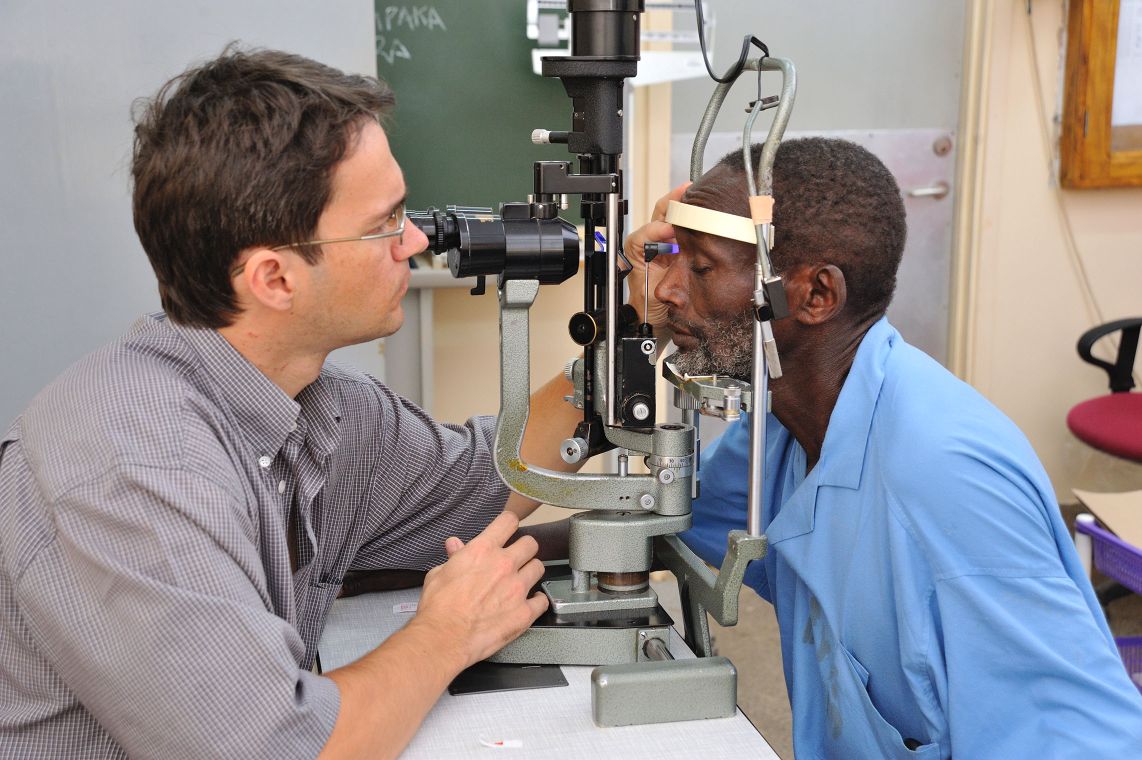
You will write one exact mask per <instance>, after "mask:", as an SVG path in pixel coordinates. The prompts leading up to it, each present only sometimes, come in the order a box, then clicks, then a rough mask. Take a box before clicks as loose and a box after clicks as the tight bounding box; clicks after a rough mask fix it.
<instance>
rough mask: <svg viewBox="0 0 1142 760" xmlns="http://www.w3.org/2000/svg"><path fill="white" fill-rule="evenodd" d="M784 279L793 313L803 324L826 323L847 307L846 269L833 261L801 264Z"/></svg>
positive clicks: (792, 315) (790, 308)
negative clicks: (844, 270)
mask: <svg viewBox="0 0 1142 760" xmlns="http://www.w3.org/2000/svg"><path fill="white" fill-rule="evenodd" d="M783 279H784V280H785V296H786V299H787V300H788V301H789V315H790V316H791V317H793V318H794V319H796V320H797V321H798V322H801V323H802V324H806V325H819V324H823V323H825V322H828V321H829V320H830V319H832V318H833V317H835V316H836V315H837V314H839V313H840V312H841V310H842V309H844V307H845V301H846V300H847V299H848V289H847V286H846V284H845V273H844V272H842V271H841V270H840V268H839V267H837V266H834V265H833V264H808V265H802V266H798V267H795V268H794V269H793V270H792V271H791V272H789V273H788V274H787V275H786V276H785V277H784V278H783Z"/></svg>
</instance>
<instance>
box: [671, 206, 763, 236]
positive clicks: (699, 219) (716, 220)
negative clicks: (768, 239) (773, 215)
mask: <svg viewBox="0 0 1142 760" xmlns="http://www.w3.org/2000/svg"><path fill="white" fill-rule="evenodd" d="M666 221H667V222H669V223H670V224H673V225H675V226H676V227H685V228H686V229H688V230H697V231H698V232H708V233H710V234H711V235H718V236H719V237H724V238H729V239H731V240H740V241H742V242H743V243H754V244H756V243H757V230H756V229H755V228H754V225H753V220H752V219H750V218H749V217H748V216H738V215H737V214H727V213H725V212H724V211H714V210H713V209H709V208H702V207H701V206H691V205H690V204H688V203H679V202H678V201H670V205H669V206H667V208H666Z"/></svg>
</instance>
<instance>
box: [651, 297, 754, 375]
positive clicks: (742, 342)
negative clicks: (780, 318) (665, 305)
mask: <svg viewBox="0 0 1142 760" xmlns="http://www.w3.org/2000/svg"><path fill="white" fill-rule="evenodd" d="M670 321H671V322H673V323H674V324H676V325H680V326H682V327H684V328H686V330H687V331H688V332H690V333H691V334H692V335H693V336H694V337H695V338H697V339H698V346H697V347H696V348H693V349H691V350H689V351H681V352H679V353H678V354H677V355H676V356H675V359H674V365H675V366H676V367H677V368H678V370H679V371H681V372H685V373H686V374H688V375H724V376H727V377H733V378H736V379H738V380H745V381H748V380H749V379H750V377H751V376H752V374H753V311H752V310H748V311H745V312H742V313H741V314H739V315H738V316H736V317H732V318H730V319H726V320H720V321H715V322H710V323H708V325H707V326H706V329H702V328H700V327H698V325H695V324H694V323H693V322H688V321H686V320H684V319H679V318H677V317H675V316H674V315H671V316H670ZM711 333H713V335H712V336H711Z"/></svg>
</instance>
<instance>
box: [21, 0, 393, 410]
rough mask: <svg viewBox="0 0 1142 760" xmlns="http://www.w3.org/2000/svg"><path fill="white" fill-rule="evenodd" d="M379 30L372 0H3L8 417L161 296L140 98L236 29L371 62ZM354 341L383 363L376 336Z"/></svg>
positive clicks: (256, 39) (342, 61) (263, 42)
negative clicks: (135, 174)
mask: <svg viewBox="0 0 1142 760" xmlns="http://www.w3.org/2000/svg"><path fill="white" fill-rule="evenodd" d="M373 34H374V31H373V2H372V0H336V2H318V0H240V2H233V3H208V4H200V3H193V2H171V1H170V0H105V2H101V3H79V2H61V1H60V0H3V2H0V426H4V427H6V426H7V424H8V422H9V421H10V420H11V419H12V418H14V417H15V416H16V415H17V414H18V413H19V412H20V410H21V409H22V408H23V407H24V406H25V405H26V404H27V402H28V401H29V400H30V399H31V398H32V396H33V395H34V394H35V393H36V392H37V391H38V390H39V389H40V388H41V387H42V386H44V385H45V384H46V383H48V382H49V381H50V380H51V379H52V378H53V377H54V376H55V375H57V374H59V372H60V371H62V370H63V369H64V368H66V367H67V366H68V365H69V364H71V363H72V362H74V361H75V360H76V359H78V358H79V357H81V356H83V355H84V354H86V353H88V352H89V351H91V350H93V349H95V348H97V347H98V346H99V345H101V344H103V343H105V342H107V341H108V340H110V339H112V338H114V337H115V336H117V335H119V334H121V333H122V332H124V331H125V330H126V329H127V327H128V326H129V325H130V324H131V322H132V321H133V320H134V319H135V318H136V317H137V316H139V315H140V314H142V313H144V312H147V311H153V310H156V309H158V296H157V293H156V291H155V285H154V277H153V275H152V274H151V270H150V266H149V265H148V263H147V260H146V257H145V255H144V254H143V251H142V249H141V248H140V246H139V243H138V240H137V239H136V237H135V232H134V228H133V226H132V223H131V208H130V186H129V171H128V161H129V157H130V150H131V135H132V132H131V129H132V127H131V120H130V110H131V103H132V101H133V100H134V99H136V98H138V97H141V96H147V95H150V94H152V93H153V92H154V91H155V90H156V89H158V87H159V86H160V85H161V84H162V83H163V82H164V81H166V80H167V79H169V78H170V77H172V76H174V75H175V74H178V73H179V72H180V71H182V70H183V69H185V68H186V67H187V65H188V64H190V63H191V62H194V61H198V60H203V59H206V58H209V57H211V56H213V55H216V54H217V53H218V52H220V51H221V50H222V48H223V47H224V46H225V45H226V43H227V42H229V41H231V40H241V41H242V42H244V43H246V44H249V45H254V46H263V47H276V48H282V49H285V50H290V51H293V52H297V53H301V54H303V55H308V56H311V57H314V58H317V59H319V60H322V61H324V62H326V63H329V64H331V65H333V66H337V67H339V68H342V69H346V70H351V71H357V72H362V73H368V74H373V73H375V72H376V59H375V55H374V42H373ZM358 355H359V356H360V358H361V359H362V362H361V363H362V364H364V365H365V366H366V367H367V368H369V369H372V370H374V371H377V368H376V367H370V366H369V365H368V362H370V361H371V362H373V364H376V363H377V362H378V361H379V359H378V357H377V351H376V348H375V345H374V346H365V347H362V348H361V349H359V352H358ZM354 356H355V355H354V354H352V353H350V359H351V360H352V358H353V357H354Z"/></svg>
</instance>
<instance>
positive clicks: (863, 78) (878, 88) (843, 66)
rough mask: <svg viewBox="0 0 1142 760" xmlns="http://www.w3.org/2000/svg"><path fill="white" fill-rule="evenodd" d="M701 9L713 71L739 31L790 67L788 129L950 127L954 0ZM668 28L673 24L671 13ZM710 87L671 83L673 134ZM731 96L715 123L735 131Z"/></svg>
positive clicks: (758, 0)
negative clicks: (793, 83)
mask: <svg viewBox="0 0 1142 760" xmlns="http://www.w3.org/2000/svg"><path fill="white" fill-rule="evenodd" d="M707 5H708V6H709V7H710V8H711V9H712V10H713V14H714V23H715V31H714V38H715V43H716V44H715V51H714V55H713V68H714V71H715V73H717V74H718V75H719V76H721V75H722V74H723V73H725V70H726V69H727V68H728V67H729V65H730V64H731V63H733V62H734V61H735V60H737V56H738V53H739V51H740V50H741V40H742V37H743V36H744V35H745V34H746V33H747V32H749V33H752V34H753V35H754V36H755V37H757V38H758V39H760V40H761V41H762V42H765V43H766V44H768V45H769V52H770V53H772V54H773V55H775V56H780V57H782V58H789V59H791V60H792V61H793V62H794V63H795V64H796V65H797V82H798V87H797V106H796V108H795V109H794V111H793V118H792V119H791V120H790V122H789V129H791V130H795V131H804V130H814V131H823V130H840V129H901V128H918V127H938V128H949V127H953V128H954V126H955V125H956V123H957V121H958V118H957V115H958V112H959V100H960V72H961V70H962V68H963V67H962V61H961V58H962V40H963V27H964V5H965V4H964V2H963V1H962V0H855V1H854V0H710V2H708V3H707ZM676 25H677V26H679V27H681V26H682V24H681V21H680V20H679V17H677V16H676ZM693 26H694V22H693V14H692V13H689V14H686V28H691V29H692V28H693ZM752 55H755V53H751V56H752ZM754 81H755V82H756V79H755V80H754ZM773 81H778V80H776V78H775V79H774V80H773ZM771 86H772V87H776V85H771ZM749 87H750V85H748V84H746V83H745V82H744V81H742V82H739V84H738V85H737V86H736V87H735V88H734V91H733V93H731V95H730V98H731V99H733V98H735V97H736V98H737V100H733V101H732V102H733V103H735V106H736V104H737V103H739V102H741V101H744V100H745V99H748V98H747V96H748V94H749ZM712 89H713V83H712V82H711V81H710V80H709V78H706V79H695V80H688V81H685V82H678V83H676V84H675V85H674V88H673V106H672V107H673V130H674V131H675V132H694V131H695V130H697V128H698V120H699V119H700V118H701V116H702V111H703V110H705V108H706V102H707V101H708V100H709V98H710V92H711V91H712ZM765 94H766V95H772V94H774V93H773V92H772V91H767V92H766V93H765ZM730 102H731V101H730V100H727V106H726V108H724V109H723V111H722V114H720V115H719V118H718V121H717V122H716V123H715V125H714V129H715V130H717V131H723V130H731V131H737V132H739V133H740V132H741V128H742V120H743V118H744V117H743V115H742V113H743V112H742V109H741V108H738V107H734V108H732V109H731V108H729V104H730ZM741 105H743V106H744V102H741ZM730 111H732V113H730ZM760 127H761V124H760V120H759V125H758V129H759V131H760ZM711 158H712V157H711Z"/></svg>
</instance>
